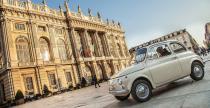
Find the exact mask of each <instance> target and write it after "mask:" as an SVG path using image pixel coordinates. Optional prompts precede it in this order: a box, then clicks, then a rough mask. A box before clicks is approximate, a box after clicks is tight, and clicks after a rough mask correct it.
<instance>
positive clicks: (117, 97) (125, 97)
mask: <svg viewBox="0 0 210 108" xmlns="http://www.w3.org/2000/svg"><path fill="white" fill-rule="evenodd" d="M129 96H130V94H128V95H127V96H115V98H116V99H117V100H119V101H124V100H127V99H128V98H129Z"/></svg>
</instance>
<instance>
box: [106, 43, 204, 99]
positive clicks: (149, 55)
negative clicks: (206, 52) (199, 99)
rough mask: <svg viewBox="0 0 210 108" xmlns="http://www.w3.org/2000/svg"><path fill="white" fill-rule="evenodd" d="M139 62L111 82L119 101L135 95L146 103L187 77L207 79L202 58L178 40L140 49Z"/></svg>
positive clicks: (111, 91) (111, 89)
mask: <svg viewBox="0 0 210 108" xmlns="http://www.w3.org/2000/svg"><path fill="white" fill-rule="evenodd" d="M135 61H136V62H135V63H134V64H133V65H131V66H130V67H128V68H126V69H124V70H121V71H119V72H118V73H116V74H114V75H113V76H112V77H111V79H110V80H109V93H111V94H112V95H114V96H115V98H116V99H117V100H119V101H124V100H126V99H128V97H129V96H130V94H131V95H132V97H133V98H134V99H135V100H136V101H139V102H145V101H148V100H149V99H150V98H151V96H152V90H153V89H156V88H158V87H161V86H163V85H166V84H169V83H171V82H174V81H176V80H179V79H181V78H184V77H187V76H190V77H191V78H192V79H193V80H195V81H199V80H201V79H203V77H204V63H203V61H202V59H201V57H200V56H198V55H197V54H195V53H194V52H192V51H190V50H188V49H187V48H186V47H185V46H184V45H183V44H181V43H180V42H178V41H174V40H170V41H164V42H159V43H155V44H152V45H149V46H147V47H143V48H137V49H136V57H135Z"/></svg>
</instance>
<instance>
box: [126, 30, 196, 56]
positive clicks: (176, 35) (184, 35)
mask: <svg viewBox="0 0 210 108" xmlns="http://www.w3.org/2000/svg"><path fill="white" fill-rule="evenodd" d="M166 40H177V41H179V42H181V43H182V44H183V45H185V47H187V48H188V49H189V50H192V51H193V52H195V53H199V45H198V43H197V42H196V40H195V39H194V38H193V37H192V36H191V35H190V34H189V33H188V32H187V31H186V29H182V30H179V31H175V32H173V33H170V34H168V35H165V36H161V37H159V38H157V39H154V40H151V41H149V42H146V43H143V44H141V45H138V46H136V47H133V48H131V49H130V50H129V52H130V53H131V55H132V57H133V59H134V56H135V50H136V49H137V48H141V47H145V46H148V45H151V44H154V43H157V42H161V41H166Z"/></svg>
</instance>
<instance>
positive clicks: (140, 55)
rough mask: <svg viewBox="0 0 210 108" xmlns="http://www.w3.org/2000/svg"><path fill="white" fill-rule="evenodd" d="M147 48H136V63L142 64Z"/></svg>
mask: <svg viewBox="0 0 210 108" xmlns="http://www.w3.org/2000/svg"><path fill="white" fill-rule="evenodd" d="M146 53H147V48H138V49H137V50H136V62H137V63H139V62H143V61H144V60H145V58H146Z"/></svg>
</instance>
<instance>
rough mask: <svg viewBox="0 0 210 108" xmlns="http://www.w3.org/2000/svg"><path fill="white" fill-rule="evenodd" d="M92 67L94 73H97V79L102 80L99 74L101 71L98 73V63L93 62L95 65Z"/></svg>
mask: <svg viewBox="0 0 210 108" xmlns="http://www.w3.org/2000/svg"><path fill="white" fill-rule="evenodd" d="M91 65H92V67H93V71H94V73H95V75H96V77H97V79H101V77H100V73H99V71H98V66H97V63H96V61H93V63H92V64H91Z"/></svg>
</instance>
